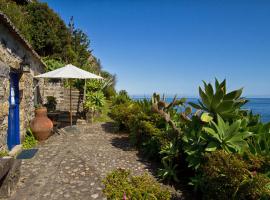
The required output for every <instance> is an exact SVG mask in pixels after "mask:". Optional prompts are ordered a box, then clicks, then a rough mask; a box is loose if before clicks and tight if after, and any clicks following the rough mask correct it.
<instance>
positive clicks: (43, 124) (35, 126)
mask: <svg viewBox="0 0 270 200" xmlns="http://www.w3.org/2000/svg"><path fill="white" fill-rule="evenodd" d="M30 128H31V130H32V132H33V134H34V136H35V138H36V139H37V140H38V141H43V140H46V139H48V137H50V136H51V133H52V130H53V123H52V121H51V120H50V119H49V118H48V117H47V108H44V107H42V108H37V109H36V110H35V118H34V119H33V120H32V121H31V124H30Z"/></svg>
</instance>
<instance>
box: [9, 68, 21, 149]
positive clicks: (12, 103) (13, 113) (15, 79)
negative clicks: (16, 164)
mask: <svg viewBox="0 0 270 200" xmlns="http://www.w3.org/2000/svg"><path fill="white" fill-rule="evenodd" d="M19 79H20V76H19V74H17V73H10V92H9V115H8V135H7V144H8V149H9V150H11V149H12V148H13V147H14V146H16V145H17V144H20V106H19V105H20V94H19Z"/></svg>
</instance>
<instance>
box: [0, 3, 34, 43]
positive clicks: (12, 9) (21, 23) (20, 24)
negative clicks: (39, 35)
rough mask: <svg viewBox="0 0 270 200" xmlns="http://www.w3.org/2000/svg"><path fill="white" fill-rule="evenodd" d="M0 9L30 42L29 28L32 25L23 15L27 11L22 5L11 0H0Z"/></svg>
mask: <svg viewBox="0 0 270 200" xmlns="http://www.w3.org/2000/svg"><path fill="white" fill-rule="evenodd" d="M0 11H1V12H3V13H4V14H6V15H7V16H8V17H9V19H10V20H11V21H12V23H13V24H14V25H15V26H16V27H17V28H18V29H19V31H20V33H21V34H22V35H23V36H24V38H26V39H27V40H28V41H29V42H31V35H30V33H29V30H30V29H31V28H32V26H31V23H29V21H28V19H27V18H26V17H25V16H26V15H27V13H26V11H25V9H24V6H20V5H17V4H16V3H15V2H14V1H11V0H0Z"/></svg>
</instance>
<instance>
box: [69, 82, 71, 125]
mask: <svg viewBox="0 0 270 200" xmlns="http://www.w3.org/2000/svg"><path fill="white" fill-rule="evenodd" d="M69 101H70V104H69V105H70V108H69V115H70V126H72V100H71V81H69Z"/></svg>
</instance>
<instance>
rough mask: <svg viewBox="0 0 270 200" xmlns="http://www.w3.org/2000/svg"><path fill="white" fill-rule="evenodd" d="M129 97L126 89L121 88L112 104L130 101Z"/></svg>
mask: <svg viewBox="0 0 270 200" xmlns="http://www.w3.org/2000/svg"><path fill="white" fill-rule="evenodd" d="M130 101H131V99H130V97H129V96H128V93H127V91H125V90H121V91H119V93H118V95H116V96H115V98H114V99H113V105H119V104H124V103H128V102H130Z"/></svg>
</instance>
